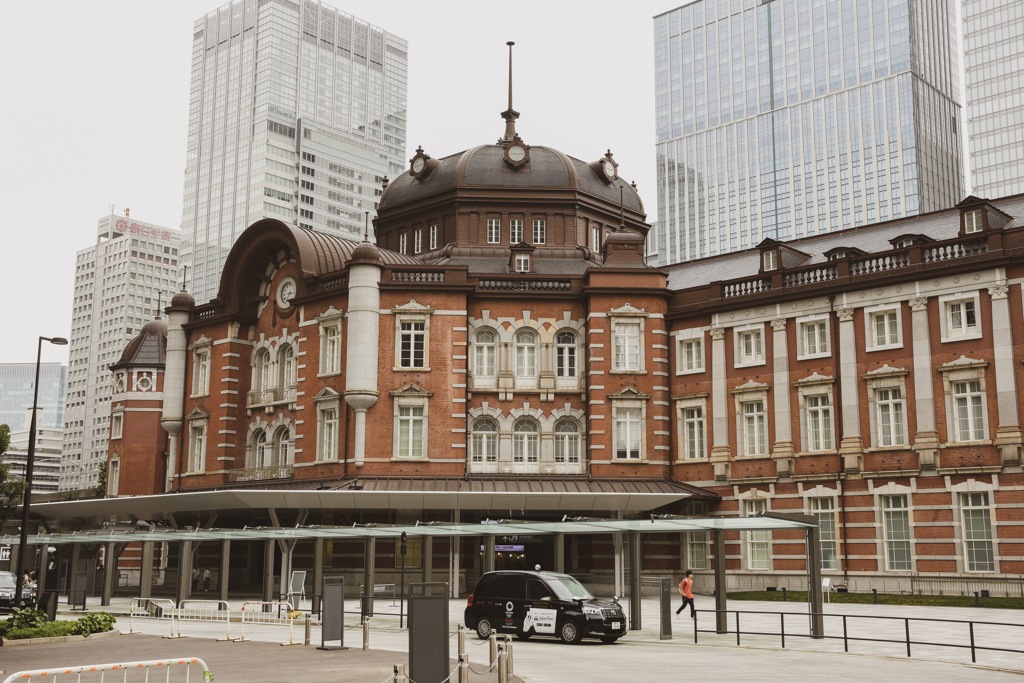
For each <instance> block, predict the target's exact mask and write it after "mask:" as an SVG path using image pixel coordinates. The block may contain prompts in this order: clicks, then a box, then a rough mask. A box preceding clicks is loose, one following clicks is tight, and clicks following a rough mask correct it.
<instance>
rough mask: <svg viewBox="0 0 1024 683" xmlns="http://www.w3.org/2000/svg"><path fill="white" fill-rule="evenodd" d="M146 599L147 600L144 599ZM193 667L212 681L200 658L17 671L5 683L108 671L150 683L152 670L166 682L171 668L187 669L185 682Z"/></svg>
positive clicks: (55, 678)
mask: <svg viewBox="0 0 1024 683" xmlns="http://www.w3.org/2000/svg"><path fill="white" fill-rule="evenodd" d="M143 599H145V598H143ZM192 665H196V666H199V667H202V670H203V681H207V682H208V681H212V680H213V674H212V673H211V672H210V668H209V667H208V666H206V662H204V661H203V660H201V659H199V658H198V657H182V658H179V659H149V660H144V661H138V662H115V663H111V664H83V665H81V666H65V667H51V668H48V669H34V670H32V671H17V672H15V673H13V674H11V675H10V676H8V677H7V678H5V679H4V680H3V683H15V682H16V681H22V682H24V683H31V681H32V680H33V679H35V678H43V679H50V677H52V680H54V681H56V680H57V679H58V678H59V677H60V676H72V675H75V674H78V678H79V680H81V677H82V674H85V673H99V674H100V675H101V678H102V674H103V673H104V672H107V671H117V672H118V673H119V674H121V673H123V674H124V677H123V678H122V677H121V676H120V675H119V676H118V679H119V680H122V681H125V682H127V681H129V678H128V674H129V673H131V672H132V671H144V675H143V677H142V679H141V680H143V681H148V680H149V674H150V670H151V669H163V670H166V672H167V677H166V679H165V680H167V681H170V680H171V671H170V667H173V666H184V667H185V680H186V681H188V680H189V672H190V670H191V667H192Z"/></svg>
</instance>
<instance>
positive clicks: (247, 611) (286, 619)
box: [235, 600, 299, 645]
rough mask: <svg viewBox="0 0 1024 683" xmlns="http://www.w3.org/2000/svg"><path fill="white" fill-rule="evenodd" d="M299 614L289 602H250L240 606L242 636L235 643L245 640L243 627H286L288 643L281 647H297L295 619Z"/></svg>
mask: <svg viewBox="0 0 1024 683" xmlns="http://www.w3.org/2000/svg"><path fill="white" fill-rule="evenodd" d="M298 615H299V612H298V611H297V610H295V609H294V608H293V607H292V605H291V603H290V602H283V601H279V600H273V601H270V602H259V601H250V602H245V603H243V604H242V635H241V637H239V638H236V639H235V640H236V642H237V641H243V640H246V637H245V625H246V624H253V625H264V626H281V625H287V626H288V642H287V643H281V645H298V643H296V642H295V638H294V625H295V617H297V616H298Z"/></svg>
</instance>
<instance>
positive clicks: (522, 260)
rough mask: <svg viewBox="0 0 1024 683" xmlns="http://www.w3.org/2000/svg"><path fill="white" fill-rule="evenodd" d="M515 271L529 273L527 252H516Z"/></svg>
mask: <svg viewBox="0 0 1024 683" xmlns="http://www.w3.org/2000/svg"><path fill="white" fill-rule="evenodd" d="M515 272H517V273H529V272H530V255H529V254H516V260H515Z"/></svg>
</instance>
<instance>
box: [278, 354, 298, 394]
mask: <svg viewBox="0 0 1024 683" xmlns="http://www.w3.org/2000/svg"><path fill="white" fill-rule="evenodd" d="M277 359H278V360H277V363H278V383H277V384H278V386H279V387H281V388H282V389H287V388H288V387H293V386H295V347H293V346H292V345H291V344H285V345H284V346H282V347H281V348H280V350H279V351H278V352H277Z"/></svg>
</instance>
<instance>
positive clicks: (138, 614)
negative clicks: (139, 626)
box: [128, 598, 176, 638]
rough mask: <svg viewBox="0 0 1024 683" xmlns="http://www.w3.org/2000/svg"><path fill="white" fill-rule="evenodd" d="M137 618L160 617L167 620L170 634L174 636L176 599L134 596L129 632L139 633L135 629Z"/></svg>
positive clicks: (129, 619)
mask: <svg viewBox="0 0 1024 683" xmlns="http://www.w3.org/2000/svg"><path fill="white" fill-rule="evenodd" d="M136 619H159V620H163V621H167V622H169V624H170V627H171V633H170V635H167V636H164V637H165V638H174V637H176V636H175V635H174V601H173V600H167V599H165V598H132V604H131V611H130V612H129V615H128V633H139V631H136V630H135V620H136Z"/></svg>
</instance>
